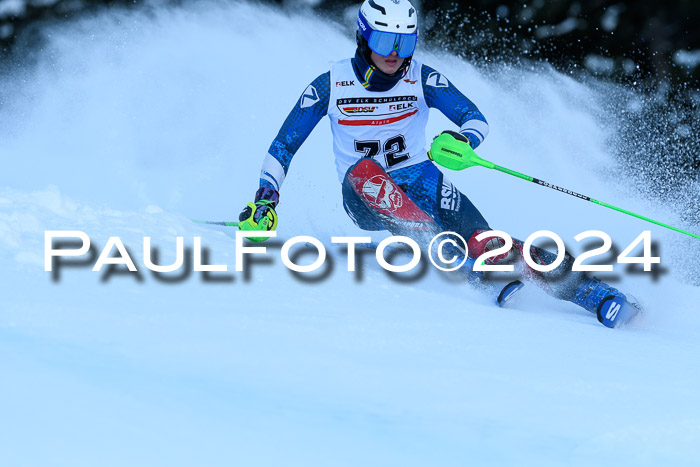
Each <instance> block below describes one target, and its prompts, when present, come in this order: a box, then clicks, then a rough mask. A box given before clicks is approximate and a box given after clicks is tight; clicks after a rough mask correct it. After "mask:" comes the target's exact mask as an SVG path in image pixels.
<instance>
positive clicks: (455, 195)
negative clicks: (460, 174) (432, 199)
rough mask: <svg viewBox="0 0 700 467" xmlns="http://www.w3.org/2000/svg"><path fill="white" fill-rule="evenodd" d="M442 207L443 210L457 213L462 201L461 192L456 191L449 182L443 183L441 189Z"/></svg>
mask: <svg viewBox="0 0 700 467" xmlns="http://www.w3.org/2000/svg"><path fill="white" fill-rule="evenodd" d="M440 196H441V198H440V207H441V208H442V209H447V210H450V211H456V210H458V209H459V205H460V199H459V192H458V191H457V190H455V187H454V185H452V183H450V182H448V181H443V182H442V188H441V189H440Z"/></svg>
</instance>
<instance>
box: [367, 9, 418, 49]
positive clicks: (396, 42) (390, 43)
mask: <svg viewBox="0 0 700 467" xmlns="http://www.w3.org/2000/svg"><path fill="white" fill-rule="evenodd" d="M357 25H358V26H359V28H360V31H362V35H363V36H364V38H365V39H367V44H369V48H370V49H372V50H373V51H374V52H375V53H377V54H379V55H381V56H382V57H388V56H389V55H391V53H392V52H393V51H394V50H396V52H397V53H398V55H399V58H408V57H410V56H411V55H413V52H415V50H416V43H417V42H418V34H417V33H415V34H414V33H412V34H401V33H395V32H384V31H375V30H374V29H372V28H371V27H369V25H368V23H367V20H366V19H365V18H364V17H363V15H362V13H360V15H359V16H358V18H357Z"/></svg>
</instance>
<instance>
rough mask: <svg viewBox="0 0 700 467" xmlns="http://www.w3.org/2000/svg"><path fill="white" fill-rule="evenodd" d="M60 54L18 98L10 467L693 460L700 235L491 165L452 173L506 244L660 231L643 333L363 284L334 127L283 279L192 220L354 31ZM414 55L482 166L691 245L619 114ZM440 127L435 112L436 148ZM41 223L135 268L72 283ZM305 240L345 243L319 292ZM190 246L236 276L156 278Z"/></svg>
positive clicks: (70, 37) (55, 51)
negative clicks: (295, 269)
mask: <svg viewBox="0 0 700 467" xmlns="http://www.w3.org/2000/svg"><path fill="white" fill-rule="evenodd" d="M47 37H48V40H47V43H46V44H45V45H44V47H43V51H42V53H41V54H40V55H39V61H38V63H37V64H36V66H35V67H33V68H31V70H26V69H25V70H24V71H18V72H17V73H15V74H14V75H13V76H9V77H5V78H4V79H3V82H2V83H1V85H2V87H3V89H4V93H6V94H5V98H4V102H3V105H2V107H0V128H2V130H1V132H0V160H2V166H3V170H2V172H0V265H2V268H1V269H0V284H2V285H1V286H0V291H1V292H2V301H1V303H2V305H1V306H0V375H1V376H0V413H1V414H2V416H1V417H0V452H1V453H2V459H3V461H2V464H3V465H12V466H39V465H41V466H45V465H71V466H83V465H85V466H88V465H101V466H111V465H114V466H124V465H131V466H140V465H143V466H152V465H208V466H213V465H227V466H228V465H266V466H267V465H269V466H279V465H285V466H290V465H304V466H309V465H324V466H336V465H337V466H341V465H342V466H345V465H347V466H357V465H377V466H386V465H404V466H406V465H416V466H425V465H441V466H451V465H455V466H457V465H460V466H461V465H499V466H501V465H538V466H543V465H544V466H546V465H614V466H620V465H636V466H641V465H676V466H679V465H698V464H699V463H700V391H698V386H699V384H700V371H699V367H698V361H700V313H699V310H698V303H700V289H699V288H698V287H697V286H693V285H690V284H692V278H693V277H695V278H697V274H698V269H697V266H695V264H696V263H697V259H698V256H699V251H700V250H699V249H698V243H699V241H698V240H695V239H692V238H690V237H687V236H683V235H681V234H678V233H675V232H670V231H666V230H664V229H662V228H660V227H656V226H653V225H651V224H646V223H644V222H642V221H640V220H637V219H634V218H631V217H628V216H624V215H623V214H620V213H617V212H614V211H611V210H607V209H604V208H602V207H600V206H596V205H593V204H592V203H585V202H583V201H580V200H576V199H574V198H572V197H570V196H566V195H563V194H560V193H556V192H554V191H552V190H548V189H545V188H541V187H537V186H535V185H534V184H530V183H527V182H524V181H522V180H519V179H517V178H514V177H509V176H507V175H505V174H499V173H497V172H495V171H487V170H486V169H482V168H472V169H469V170H467V171H464V172H460V173H449V174H448V176H449V177H450V179H451V180H452V181H453V182H455V183H456V184H457V185H458V186H459V187H460V189H461V190H462V191H463V192H465V193H467V194H468V195H469V196H470V198H471V199H472V201H473V202H474V203H475V204H476V205H477V206H478V207H479V208H480V210H481V211H482V212H483V213H484V214H485V216H486V217H487V219H489V222H490V223H491V225H492V226H493V227H494V228H498V229H501V230H505V231H508V232H510V233H512V235H513V236H515V237H518V238H523V239H524V238H525V237H527V236H528V235H529V234H531V233H533V232H535V231H537V230H542V229H546V230H551V231H554V232H556V233H557V234H558V235H559V236H561V237H562V238H563V239H564V240H565V242H566V243H567V245H568V246H570V247H571V248H572V250H573V251H574V252H576V253H580V252H581V251H582V250H581V248H580V246H578V245H577V244H576V242H575V241H574V240H573V237H574V236H575V235H576V234H578V233H580V232H583V231H586V230H592V229H598V230H603V231H605V232H607V233H608V234H610V235H611V237H612V238H613V241H614V242H615V245H616V246H617V247H618V251H621V250H622V249H624V247H625V246H627V244H629V243H630V242H631V241H632V240H633V239H634V238H635V237H636V236H637V235H638V234H639V233H640V232H641V231H642V230H645V229H649V230H651V231H652V236H653V238H654V240H655V241H656V242H658V245H659V253H660V256H661V258H662V267H663V268H664V269H665V271H666V272H665V273H664V274H661V275H659V277H657V279H656V280H654V278H653V277H652V275H651V274H631V273H628V272H626V270H625V268H623V267H621V266H616V269H615V275H616V276H617V277H618V279H619V280H617V281H615V282H614V284H615V285H616V286H618V287H620V288H621V289H622V290H623V291H625V292H628V293H632V294H634V295H635V296H636V297H637V298H638V299H639V300H640V301H641V302H642V303H643V304H644V305H645V307H646V314H645V315H644V317H643V318H642V319H639V320H638V321H636V322H634V323H632V324H631V325H630V326H628V327H626V328H624V329H617V330H610V329H607V328H605V327H603V326H602V325H600V324H599V323H598V322H597V321H596V319H595V317H594V316H592V315H591V314H589V313H587V312H585V311H583V310H582V309H580V308H578V307H576V306H575V305H572V304H570V303H565V302H561V301H558V300H555V299H553V298H551V297H549V296H547V295H545V294H544V293H543V292H541V291H540V290H539V289H537V288H535V287H533V286H528V287H526V289H525V290H524V291H523V292H522V293H521V294H520V295H519V296H517V297H516V299H515V300H514V301H513V303H512V304H510V305H509V306H508V307H507V308H504V309H499V308H497V307H496V306H494V304H493V300H492V297H489V296H487V295H485V294H483V293H480V292H478V291H475V290H474V289H472V288H470V287H468V286H466V285H464V284H460V283H452V282H449V281H446V280H445V279H444V278H443V277H441V276H439V275H438V274H437V273H435V272H434V271H429V272H428V273H427V274H426V275H425V276H424V277H422V278H420V279H417V280H413V281H408V282H406V281H404V282H401V281H396V280H393V279H391V278H390V277H389V276H388V275H387V274H386V273H385V272H384V271H382V270H381V269H380V268H379V267H378V266H377V264H376V261H374V260H373V258H372V257H371V256H369V257H366V258H365V261H364V266H363V267H362V268H361V269H360V271H361V272H360V273H359V274H355V273H350V272H347V271H346V256H345V255H344V254H343V253H342V252H341V251H340V249H339V248H338V247H335V246H333V245H331V244H330V237H331V236H334V235H338V236H348V235H361V234H363V232H362V231H360V230H359V229H357V228H356V227H354V225H353V224H352V222H351V221H350V220H349V219H348V218H347V216H346V215H345V212H344V210H343V208H342V205H341V194H340V187H339V185H338V183H337V180H336V177H335V170H334V165H333V157H332V142H331V135H330V131H329V126H328V122H327V120H325V121H322V122H321V124H319V126H318V127H317V129H316V130H315V132H314V133H313V134H312V136H311V137H310V138H309V139H308V140H307V142H306V143H305V144H304V146H303V147H302V149H301V150H300V151H299V153H298V154H297V157H296V158H295V159H294V162H293V164H292V167H291V170H290V172H289V175H288V177H287V180H286V182H285V185H284V187H283V189H282V199H281V201H282V202H281V205H280V206H279V210H278V212H279V215H280V226H279V237H280V238H279V239H278V240H279V241H277V242H276V243H275V242H270V243H267V244H263V245H267V246H268V249H269V250H268V256H267V258H268V260H267V262H260V261H258V262H256V263H255V264H252V265H249V269H248V274H247V275H246V274H244V273H240V272H235V271H234V264H235V244H234V241H233V239H232V236H233V234H232V233H231V232H229V231H227V229H224V228H222V229H212V228H206V227H205V226H202V225H198V224H194V223H192V222H191V221H190V218H202V219H214V220H231V219H235V218H236V217H237V213H238V212H239V210H240V209H241V207H242V206H243V205H244V204H245V203H246V202H248V201H249V200H250V199H251V197H252V196H253V193H254V191H255V189H256V188H257V183H258V173H259V169H260V165H261V163H262V159H263V157H264V154H265V152H266V150H267V148H268V145H269V143H270V141H271V140H272V138H273V137H274V136H275V135H276V132H277V131H278V129H279V127H280V125H281V124H282V122H283V120H284V118H285V117H286V115H287V113H288V111H289V110H290V109H291V107H292V106H293V105H294V103H295V101H296V99H297V98H298V96H299V95H300V93H301V92H302V90H303V89H304V88H305V87H306V85H307V84H308V83H309V82H310V81H311V80H312V79H313V78H315V77H316V76H317V75H318V74H320V73H322V72H324V71H326V70H327V69H328V61H329V60H335V59H341V58H344V57H346V56H349V55H350V54H352V53H353V51H354V40H353V36H352V34H349V29H348V30H343V31H340V30H338V29H337V28H335V27H334V26H332V25H329V24H328V22H327V21H323V20H321V19H314V18H308V17H300V16H295V15H291V16H290V15H287V14H282V13H279V12H278V11H276V10H274V9H269V8H266V7H261V6H250V5H247V4H220V3H206V4H198V6H197V7H191V8H189V9H185V8H182V9H171V10H156V11H150V12H148V13H139V12H131V13H120V12H118V11H112V12H109V13H104V14H101V15H99V16H97V17H94V18H91V19H89V20H84V21H81V22H75V23H71V24H70V25H69V26H62V27H55V28H53V29H52V30H51V31H50V35H48V36H47ZM417 53H418V55H419V56H420V57H421V59H422V60H423V61H424V62H427V63H428V64H430V65H431V66H433V67H435V68H437V69H438V70H440V71H442V72H444V73H445V74H446V75H447V76H448V77H449V78H450V79H451V80H452V81H453V82H454V83H455V84H456V85H457V86H458V87H460V88H461V89H462V90H463V91H464V92H465V93H466V94H467V95H468V96H469V97H471V98H472V99H473V100H474V101H475V102H476V103H477V105H479V107H480V108H481V110H482V111H483V112H484V113H485V114H486V116H487V118H488V119H489V122H490V124H491V134H490V136H489V138H488V139H487V141H486V142H485V143H484V144H483V146H482V147H481V148H480V150H479V153H480V155H481V156H482V157H485V158H487V159H489V160H492V161H494V162H496V163H497V164H499V165H502V166H505V167H509V168H512V169H514V170H518V171H520V172H523V173H526V174H529V175H532V176H536V177H540V178H543V179H545V180H547V181H549V182H552V183H555V184H557V185H560V186H563V187H566V188H569V189H571V190H575V191H578V192H581V193H585V194H588V195H589V196H592V197H594V198H596V199H600V200H603V201H606V202H608V203H611V204H615V205H618V206H622V207H625V208H626V209H629V210H632V211H634V212H639V213H642V214H645V215H647V216H649V217H651V218H655V219H659V220H662V221H664V222H668V223H670V224H674V225H679V226H681V227H685V228H687V229H690V228H691V227H694V228H695V229H697V226H687V225H686V226H684V225H682V222H681V220H680V217H679V216H678V215H677V214H676V213H675V212H674V210H673V206H666V205H662V204H659V203H658V202H655V201H651V200H648V199H643V198H641V197H640V196H639V195H636V194H635V193H636V191H635V189H634V184H635V181H634V179H633V178H632V177H627V176H620V175H619V174H620V171H619V170H617V167H616V164H615V162H614V159H613V156H612V149H611V148H609V147H608V145H607V143H606V141H610V137H611V136H614V135H611V132H614V125H611V124H610V122H611V120H612V119H613V117H612V116H610V115H605V112H604V110H603V108H602V106H601V105H600V102H601V101H603V100H605V99H608V98H614V96H606V95H601V94H600V92H601V91H594V90H592V89H591V88H588V87H587V86H586V85H584V84H581V83H578V82H575V81H573V80H571V79H569V78H567V77H565V76H563V75H561V74H558V73H556V72H554V71H551V70H548V69H541V70H535V71H533V70H525V69H518V68H508V67H503V66H501V67H499V66H495V67H494V68H491V69H480V68H475V67H474V66H472V65H470V64H469V63H467V62H465V61H463V60H461V59H458V58H455V57H454V56H451V55H448V54H442V53H439V54H436V53H431V52H429V51H425V50H419V51H418V52H417ZM446 128H452V125H451V124H450V123H449V122H448V121H447V120H446V119H445V118H444V117H443V116H442V115H440V114H439V113H435V114H434V115H433V116H432V117H431V121H430V124H429V128H428V136H429V137H432V135H434V134H437V133H438V132H439V131H440V130H442V129H446ZM47 230H78V231H83V232H85V233H87V234H88V235H89V236H90V239H91V240H92V244H93V245H94V246H95V247H96V253H99V252H100V251H101V249H102V248H103V247H104V246H105V245H106V243H107V240H108V238H109V237H112V236H118V237H120V238H121V239H122V241H123V242H124V244H125V245H126V247H127V248H128V250H129V252H130V253H131V254H132V256H133V258H134V261H135V263H136V266H137V268H138V269H139V274H138V275H137V274H133V273H131V274H127V273H124V270H125V269H124V268H123V267H122V268H121V269H118V270H117V272H118V273H115V274H111V275H105V273H104V271H103V272H101V273H98V272H92V271H91V268H92V265H93V264H94V258H93V260H92V262H90V261H88V260H86V261H84V263H83V264H82V266H79V267H70V268H69V267H65V268H61V269H60V270H59V272H60V275H59V276H58V277H56V278H54V277H53V276H52V274H51V273H50V272H46V271H44V232H45V231H47ZM296 235H311V236H315V237H317V238H319V239H321V240H322V241H324V242H325V243H326V245H327V247H328V250H329V253H330V254H332V256H333V268H332V270H331V271H330V273H329V274H328V276H327V277H325V278H322V279H320V280H318V281H316V282H310V281H304V280H301V279H299V278H298V277H296V276H294V275H292V274H291V273H290V272H289V271H288V270H287V269H286V268H285V267H284V266H283V265H282V262H281V260H280V256H279V252H280V248H279V245H280V244H281V241H284V240H286V239H289V238H291V237H293V236H296ZM178 236H181V237H184V239H185V244H186V245H188V246H190V247H191V246H192V244H193V239H194V237H201V238H202V243H203V245H205V247H206V248H207V249H208V250H209V252H210V255H209V257H208V261H209V262H210V263H212V264H226V265H227V266H228V269H229V271H228V272H227V273H211V277H213V278H216V279H218V280H216V281H206V280H204V278H203V274H202V273H199V272H191V273H190V274H186V273H182V277H180V279H179V280H175V281H172V282H170V283H168V282H166V281H164V280H163V277H160V278H158V277H155V276H154V275H153V274H152V273H151V272H150V271H148V270H146V268H145V267H144V266H143V264H144V263H143V237H151V239H152V240H151V241H152V244H153V245H154V247H156V248H158V249H159V250H160V251H161V253H162V254H161V261H160V262H161V263H162V264H169V263H170V262H172V261H174V258H175V239H176V237H178ZM385 236H386V235H384V234H379V233H372V234H371V237H372V239H373V240H375V241H379V240H381V239H383V238H384V237H385ZM188 256H189V255H188ZM689 258H690V259H689ZM693 258H694V259H693ZM312 260H313V257H312V256H304V257H302V258H301V259H300V262H303V261H307V264H308V262H311V261H312ZM191 269H192V266H191V264H190V265H189V271H191ZM183 270H187V269H186V268H183ZM176 275H177V274H176ZM318 275H319V273H318V272H316V273H309V274H308V275H307V276H311V277H318ZM409 275H415V274H409ZM609 276H610V275H609V274H608V275H607V277H609ZM304 277H306V276H304ZM139 278H140V280H139ZM689 279H691V280H689ZM696 283H697V282H696Z"/></svg>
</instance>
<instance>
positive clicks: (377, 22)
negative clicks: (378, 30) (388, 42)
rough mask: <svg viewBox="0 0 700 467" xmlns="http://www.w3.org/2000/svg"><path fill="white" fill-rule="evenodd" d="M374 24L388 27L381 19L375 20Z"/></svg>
mask: <svg viewBox="0 0 700 467" xmlns="http://www.w3.org/2000/svg"><path fill="white" fill-rule="evenodd" d="M374 24H376V25H377V26H384V27H385V28H388V27H389V25H388V24H386V23H382V22H381V21H375V22H374ZM397 26H398V25H397Z"/></svg>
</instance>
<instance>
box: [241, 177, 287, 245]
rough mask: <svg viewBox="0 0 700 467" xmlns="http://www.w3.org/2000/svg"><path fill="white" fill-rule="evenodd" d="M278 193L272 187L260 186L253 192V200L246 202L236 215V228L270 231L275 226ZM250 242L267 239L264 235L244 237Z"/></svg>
mask: <svg viewBox="0 0 700 467" xmlns="http://www.w3.org/2000/svg"><path fill="white" fill-rule="evenodd" d="M279 200H280V194H279V193H278V192H277V190H275V189H274V188H270V187H260V188H259V189H258V191H257V192H256V193H255V202H253V203H248V204H247V205H246V207H245V208H243V211H241V214H240V215H239V216H238V221H239V222H238V230H262V231H270V230H275V229H276V228H277V212H275V207H276V206H277V204H279ZM246 238H247V239H248V240H250V241H252V242H262V241H265V240H267V239H266V238H264V237H260V238H256V237H246Z"/></svg>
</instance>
